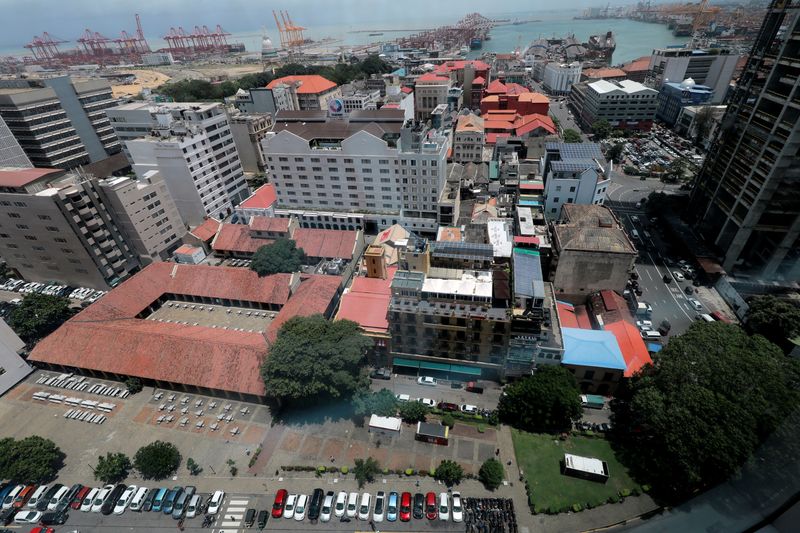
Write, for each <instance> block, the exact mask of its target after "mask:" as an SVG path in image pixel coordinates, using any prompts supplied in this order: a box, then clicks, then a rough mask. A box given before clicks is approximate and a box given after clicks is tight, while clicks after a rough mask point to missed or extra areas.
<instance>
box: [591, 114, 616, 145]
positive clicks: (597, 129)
mask: <svg viewBox="0 0 800 533" xmlns="http://www.w3.org/2000/svg"><path fill="white" fill-rule="evenodd" d="M592 133H593V134H594V140H595V141H600V140H602V139H605V138H606V137H608V136H609V135H611V124H610V123H609V122H608V120H606V119H604V118H601V119H600V120H597V121H595V123H594V124H592Z"/></svg>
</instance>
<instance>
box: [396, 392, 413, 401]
mask: <svg viewBox="0 0 800 533" xmlns="http://www.w3.org/2000/svg"><path fill="white" fill-rule="evenodd" d="M394 397H395V399H397V401H398V402H403V403H405V402H410V401H411V396H409V395H408V394H395V396H394Z"/></svg>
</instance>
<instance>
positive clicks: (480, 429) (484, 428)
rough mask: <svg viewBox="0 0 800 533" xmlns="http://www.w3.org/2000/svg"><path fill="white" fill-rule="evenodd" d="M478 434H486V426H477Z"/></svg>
mask: <svg viewBox="0 0 800 533" xmlns="http://www.w3.org/2000/svg"><path fill="white" fill-rule="evenodd" d="M478 433H486V426H484V425H483V424H478Z"/></svg>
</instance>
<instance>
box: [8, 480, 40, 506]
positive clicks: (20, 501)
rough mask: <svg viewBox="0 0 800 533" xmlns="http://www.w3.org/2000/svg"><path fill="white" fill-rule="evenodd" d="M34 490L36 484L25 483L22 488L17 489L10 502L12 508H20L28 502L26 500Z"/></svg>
mask: <svg viewBox="0 0 800 533" xmlns="http://www.w3.org/2000/svg"><path fill="white" fill-rule="evenodd" d="M35 491H36V485H27V486H26V487H25V488H24V489H22V490H21V491H19V494H17V497H16V498H14V502H13V503H12V504H11V508H12V509H22V508H23V507H25V505H26V504H27V503H28V500H29V499H30V498H31V496H33V493H34V492H35Z"/></svg>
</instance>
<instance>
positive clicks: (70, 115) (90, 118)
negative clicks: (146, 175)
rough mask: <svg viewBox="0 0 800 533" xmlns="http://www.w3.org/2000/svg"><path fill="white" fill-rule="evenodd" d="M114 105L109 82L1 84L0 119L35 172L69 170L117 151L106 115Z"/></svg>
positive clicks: (58, 80) (60, 80) (63, 80)
mask: <svg viewBox="0 0 800 533" xmlns="http://www.w3.org/2000/svg"><path fill="white" fill-rule="evenodd" d="M116 105H117V100H115V99H114V98H113V96H112V93H111V86H110V85H109V84H108V82H107V81H105V80H88V81H82V82H77V81H73V80H72V79H71V78H69V77H66V76H64V77H58V78H48V79H45V80H41V81H39V80H3V81H0V116H2V117H3V119H4V120H5V122H6V125H7V126H8V128H9V130H11V132H12V134H13V135H14V137H16V139H17V141H18V142H19V144H20V146H21V147H22V149H23V150H24V151H25V153H26V154H27V155H28V158H29V159H30V161H31V163H33V165H34V166H37V167H56V168H64V169H70V168H74V167H77V166H79V165H85V164H88V163H94V162H97V161H101V160H103V159H106V158H107V157H109V156H110V155H113V154H115V153H117V152H119V151H120V150H121V146H120V143H119V140H118V139H117V137H116V135H115V134H114V130H113V128H112V127H111V124H110V123H109V120H108V117H107V116H106V110H107V109H108V108H111V107H114V106H116Z"/></svg>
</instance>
